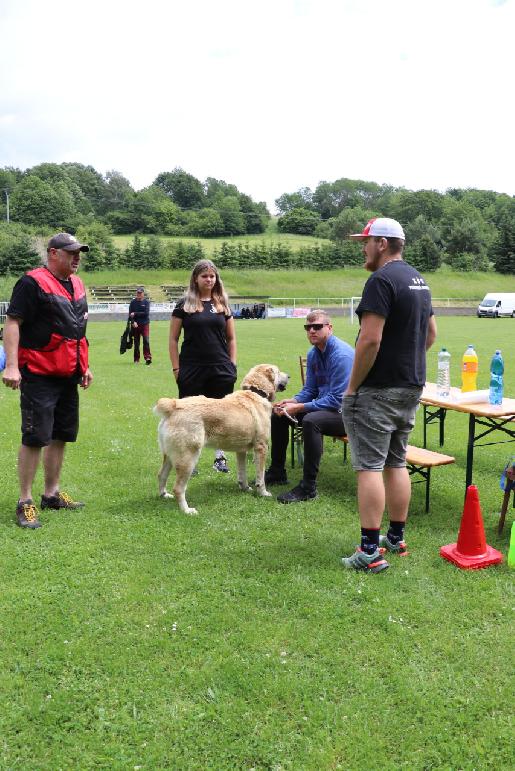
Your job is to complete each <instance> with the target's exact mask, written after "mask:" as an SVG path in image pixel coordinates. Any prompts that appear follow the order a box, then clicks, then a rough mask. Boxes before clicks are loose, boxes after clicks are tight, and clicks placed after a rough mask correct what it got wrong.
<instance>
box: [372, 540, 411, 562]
mask: <svg viewBox="0 0 515 771" xmlns="http://www.w3.org/2000/svg"><path fill="white" fill-rule="evenodd" d="M379 551H380V552H381V554H384V553H385V552H387V551H389V552H390V553H391V554H398V555H399V557H405V556H406V554H409V552H408V546H407V544H406V541H397V543H392V542H391V541H390V539H389V538H388V536H387V535H380V536H379Z"/></svg>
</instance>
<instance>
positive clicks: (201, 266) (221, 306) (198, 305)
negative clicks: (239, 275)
mask: <svg viewBox="0 0 515 771" xmlns="http://www.w3.org/2000/svg"><path fill="white" fill-rule="evenodd" d="M208 270H212V271H213V273H214V274H215V276H216V281H215V284H214V286H213V289H212V291H211V300H212V303H213V305H214V306H215V310H216V312H217V313H225V314H226V315H229V314H230V312H231V309H230V308H229V298H228V297H227V292H226V291H225V289H224V285H223V281H222V279H221V278H220V274H219V273H218V270H217V267H216V265H215V264H214V263H213V262H211V260H199V261H198V262H197V263H196V265H195V266H194V267H193V270H192V272H191V276H190V285H189V287H188V289H187V290H186V292H185V293H184V310H185V311H186V313H195V312H196V311H198V312H199V313H200V312H201V311H202V309H203V306H202V302H201V300H200V294H199V291H198V285H197V281H196V279H197V277H198V276H200V274H201V273H206V271H208Z"/></svg>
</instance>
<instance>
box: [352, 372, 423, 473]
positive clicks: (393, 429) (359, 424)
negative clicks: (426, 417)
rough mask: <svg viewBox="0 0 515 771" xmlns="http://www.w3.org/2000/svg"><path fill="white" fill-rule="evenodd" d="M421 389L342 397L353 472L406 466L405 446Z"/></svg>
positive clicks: (364, 390)
mask: <svg viewBox="0 0 515 771" xmlns="http://www.w3.org/2000/svg"><path fill="white" fill-rule="evenodd" d="M421 393H422V389H421V388H418V387H413V388H367V387H365V388H360V389H359V391H358V392H357V393H356V394H354V395H352V396H344V397H343V409H342V417H343V422H344V423H345V428H346V429H347V436H348V437H349V444H350V449H351V456H352V467H353V469H354V471H382V470H383V468H384V467H385V466H387V467H389V468H403V467H404V466H405V465H406V447H407V445H408V439H409V435H410V433H411V431H412V429H413V426H414V424H415V413H416V410H417V406H418V403H419V400H420V395H421Z"/></svg>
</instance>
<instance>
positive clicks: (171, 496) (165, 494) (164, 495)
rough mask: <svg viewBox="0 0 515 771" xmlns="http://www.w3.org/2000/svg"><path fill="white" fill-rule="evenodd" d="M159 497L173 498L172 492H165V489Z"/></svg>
mask: <svg viewBox="0 0 515 771" xmlns="http://www.w3.org/2000/svg"><path fill="white" fill-rule="evenodd" d="M159 497H160V498H173V494H172V493H169V492H167V491H166V490H165V491H164V493H161V494H160V496H159Z"/></svg>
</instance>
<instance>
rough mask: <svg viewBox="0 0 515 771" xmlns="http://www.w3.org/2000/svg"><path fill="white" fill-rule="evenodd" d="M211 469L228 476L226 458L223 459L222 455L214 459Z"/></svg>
mask: <svg viewBox="0 0 515 771" xmlns="http://www.w3.org/2000/svg"><path fill="white" fill-rule="evenodd" d="M213 468H214V470H215V471H221V472H223V473H224V474H228V473H229V466H228V465H227V458H225V457H224V456H223V455H222V456H221V457H220V458H215V462H214V463H213Z"/></svg>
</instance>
